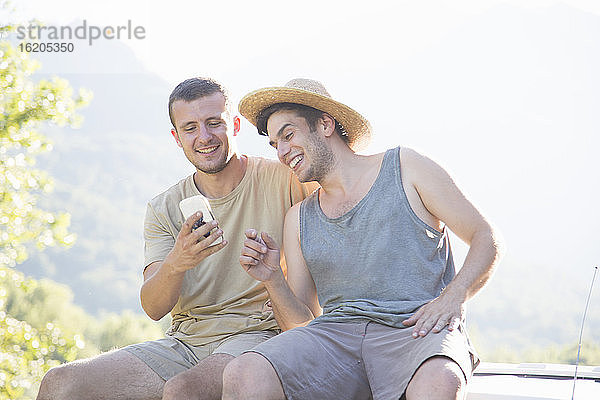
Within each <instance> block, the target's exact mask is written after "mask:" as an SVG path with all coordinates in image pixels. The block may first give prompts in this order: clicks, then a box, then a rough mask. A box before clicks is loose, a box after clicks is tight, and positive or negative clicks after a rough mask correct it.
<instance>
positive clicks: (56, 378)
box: [37, 364, 78, 400]
mask: <svg viewBox="0 0 600 400" xmlns="http://www.w3.org/2000/svg"><path fill="white" fill-rule="evenodd" d="M75 375H76V371H75V368H74V367H73V365H71V364H63V365H59V366H58V367H54V368H51V369H50V370H49V371H48V372H46V375H44V377H43V378H42V383H41V384H40V390H39V393H38V396H37V399H38V400H44V399H58V400H60V399H66V398H67V396H68V395H69V393H71V392H72V389H73V388H72V386H73V385H75V384H77V381H78V380H77V379H76V376H75Z"/></svg>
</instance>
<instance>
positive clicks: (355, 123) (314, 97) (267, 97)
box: [238, 87, 371, 151]
mask: <svg viewBox="0 0 600 400" xmlns="http://www.w3.org/2000/svg"><path fill="white" fill-rule="evenodd" d="M277 103H296V104H302V105H305V106H309V107H313V108H316V109H317V110H320V111H323V112H326V113H327V114H329V115H331V116H332V117H333V118H335V119H336V121H338V122H339V123H340V124H341V125H342V126H343V127H344V129H345V130H346V132H347V133H348V145H349V146H350V148H351V149H352V150H354V151H361V150H364V149H365V148H366V147H367V146H368V145H369V143H370V141H371V124H369V121H368V120H367V119H366V118H364V117H363V116H362V115H360V114H359V113H358V112H356V111H355V110H353V109H352V108H350V107H348V106H347V105H345V104H343V103H340V102H338V101H335V100H333V99H332V98H330V97H327V96H322V95H320V94H317V93H313V92H310V91H307V90H302V89H296V88H289V87H268V88H263V89H258V90H255V91H253V92H250V93H248V94H247V95H245V96H244V97H243V98H242V100H240V104H239V107H238V108H239V111H240V114H242V115H243V116H244V117H245V118H246V119H247V120H248V121H250V123H251V124H252V125H254V126H256V122H257V119H258V116H259V114H260V113H261V112H262V111H263V110H264V109H265V108H267V107H269V106H272V105H273V104H277Z"/></svg>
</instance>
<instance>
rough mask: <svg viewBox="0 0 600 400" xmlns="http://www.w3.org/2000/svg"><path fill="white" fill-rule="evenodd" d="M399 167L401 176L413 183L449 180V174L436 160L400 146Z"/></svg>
mask: <svg viewBox="0 0 600 400" xmlns="http://www.w3.org/2000/svg"><path fill="white" fill-rule="evenodd" d="M400 169H401V170H402V178H403V179H404V178H407V180H408V181H409V182H410V183H411V184H413V185H417V184H418V183H419V182H420V183H433V182H435V180H436V178H437V179H443V180H451V178H450V176H449V174H448V173H447V172H446V170H445V169H444V168H442V167H441V166H440V165H439V164H438V163H437V162H435V161H434V160H432V159H431V158H429V157H427V156H426V155H424V154H422V153H419V152H418V151H416V150H414V149H411V148H408V147H402V148H400Z"/></svg>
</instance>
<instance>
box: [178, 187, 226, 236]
mask: <svg viewBox="0 0 600 400" xmlns="http://www.w3.org/2000/svg"><path fill="white" fill-rule="evenodd" d="M179 209H180V210H181V213H182V214H183V217H184V218H185V219H188V218H189V217H190V216H191V215H192V214H194V213H195V212H198V211H200V212H202V216H201V217H200V218H199V219H198V220H197V221H196V222H194V225H193V226H192V231H193V230H195V229H198V228H199V227H201V226H202V225H204V224H205V223H207V222H210V221H212V220H214V219H215V217H214V215H213V213H212V210H211V208H210V204H209V203H208V200H207V199H206V197H204V196H202V195H198V196H192V197H188V198H186V199H183V200H181V201H180V202H179ZM209 235H210V232H208V233H206V234H205V235H204V237H208V236H209ZM222 241H223V237H222V236H221V237H219V238H218V239H217V240H216V241H215V244H218V243H221V242H222Z"/></svg>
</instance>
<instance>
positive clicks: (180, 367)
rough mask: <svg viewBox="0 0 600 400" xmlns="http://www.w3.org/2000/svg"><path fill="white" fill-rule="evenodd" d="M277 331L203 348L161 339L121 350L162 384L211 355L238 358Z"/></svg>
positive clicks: (237, 337)
mask: <svg viewBox="0 0 600 400" xmlns="http://www.w3.org/2000/svg"><path fill="white" fill-rule="evenodd" d="M278 333H279V331H259V332H246V333H239V334H237V335H232V336H229V337H227V338H225V339H223V340H220V341H216V342H213V343H209V344H206V345H204V346H190V345H188V344H185V343H184V342H182V341H181V340H179V339H175V338H173V337H170V336H167V337H166V338H163V339H158V340H152V341H149V342H143V343H137V344H132V345H130V346H127V347H124V348H123V350H126V351H128V352H130V353H131V354H133V355H135V356H136V357H138V358H139V359H140V360H142V361H143V362H144V363H146V365H148V366H149V367H150V368H151V369H152V370H153V371H154V372H156V373H157V374H158V375H159V376H160V377H161V378H163V379H164V380H165V381H168V380H169V379H171V378H172V377H174V376H175V375H177V374H179V373H181V372H184V371H187V370H188V369H190V368H192V367H194V366H195V365H197V364H198V363H199V362H200V361H202V360H203V359H205V358H206V357H208V356H210V355H213V354H229V355H231V356H233V357H237V356H239V355H240V354H242V353H243V352H245V351H247V350H250V349H252V348H253V347H254V346H256V345H258V344H260V343H262V342H264V341H266V340H267V339H270V338H272V337H273V336H275V335H277V334H278Z"/></svg>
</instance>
